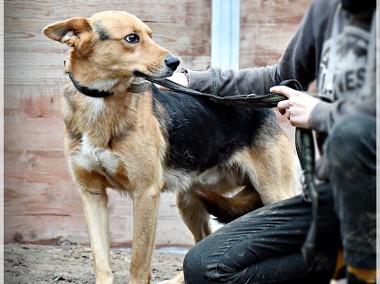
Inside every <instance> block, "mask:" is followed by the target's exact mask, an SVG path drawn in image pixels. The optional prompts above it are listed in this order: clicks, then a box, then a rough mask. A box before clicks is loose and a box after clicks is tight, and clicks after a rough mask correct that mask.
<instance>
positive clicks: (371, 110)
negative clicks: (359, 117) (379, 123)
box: [309, 95, 376, 133]
mask: <svg viewBox="0 0 380 284" xmlns="http://www.w3.org/2000/svg"><path fill="white" fill-rule="evenodd" d="M350 113H363V114H368V115H371V116H376V96H375V95H372V96H358V98H357V99H353V100H338V101H335V102H333V103H327V102H323V101H321V102H320V103H318V104H317V105H316V106H315V107H314V109H313V110H312V112H311V115H310V120H309V123H310V126H311V128H312V129H315V130H316V131H318V132H322V133H328V132H329V130H330V129H331V127H332V126H333V125H334V122H335V121H336V120H338V119H339V117H341V116H343V115H346V114H350Z"/></svg>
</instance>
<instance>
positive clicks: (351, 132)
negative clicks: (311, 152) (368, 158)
mask: <svg viewBox="0 0 380 284" xmlns="http://www.w3.org/2000/svg"><path fill="white" fill-rule="evenodd" d="M374 137H375V123H374V119H373V118H371V117H369V116H366V115H360V114H357V115H349V116H345V117H342V118H341V119H340V120H339V121H337V122H336V123H335V125H334V127H333V128H332V129H331V132H330V133H329V137H328V140H327V148H326V150H327V151H326V155H327V158H328V160H329V162H330V166H332V167H339V168H344V167H346V166H347V165H349V164H350V163H351V162H352V160H353V159H357V157H358V155H356V154H358V153H363V151H366V150H368V149H367V148H368V147H371V146H372V145H371V143H372V142H374V141H375V140H374ZM371 140H374V141H372V142H371ZM372 144H373V143H372Z"/></svg>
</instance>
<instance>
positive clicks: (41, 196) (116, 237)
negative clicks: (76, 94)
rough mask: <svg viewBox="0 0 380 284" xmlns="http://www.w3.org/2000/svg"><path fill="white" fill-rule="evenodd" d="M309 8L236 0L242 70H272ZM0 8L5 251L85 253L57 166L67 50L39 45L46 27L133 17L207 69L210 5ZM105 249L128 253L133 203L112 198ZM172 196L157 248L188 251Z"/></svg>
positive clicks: (17, 2)
mask: <svg viewBox="0 0 380 284" xmlns="http://www.w3.org/2000/svg"><path fill="white" fill-rule="evenodd" d="M309 3H310V0H293V1H289V0H287V1H285V0H254V1H253V0H242V1H241V17H242V22H241V61H240V64H241V67H250V66H257V65H266V64H273V63H275V62H276V61H277V60H278V58H279V57H280V54H281V52H282V50H283V48H284V47H285V46H286V44H287V42H288V41H289V39H290V37H291V35H292V34H293V32H294V31H295V29H296V27H297V25H298V23H299V22H300V20H301V18H302V16H303V14H304V13H305V10H306V9H307V7H308V5H309ZM4 4H5V11H4V12H5V13H4V15H5V16H4V19H5V94H4V95H5V110H4V122H5V153H4V159H5V169H4V170H5V196H4V209H5V212H4V213H5V242H13V241H23V242H32V243H33V242H34V243H54V242H56V240H57V239H58V238H65V239H66V238H67V239H70V240H71V241H76V242H79V243H88V241H89V240H88V236H87V232H86V229H85V224H84V219H83V214H82V207H81V201H80V195H79V192H78V190H77V187H76V186H75V185H74V183H73V182H72V181H71V178H70V175H69V173H68V171H67V168H66V165H65V160H64V156H63V143H62V128H63V124H62V116H61V113H60V100H61V91H62V87H63V85H64V84H65V83H66V82H67V78H66V76H65V75H64V73H63V61H64V60H65V56H66V52H67V48H66V47H65V46H63V45H60V44H58V43H57V42H53V41H50V40H48V39H47V38H45V37H44V36H43V35H42V34H41V30H42V29H43V27H44V26H46V25H48V24H50V23H52V22H55V21H58V20H63V19H66V18H70V17H75V16H90V15H92V14H93V13H95V12H98V11H103V10H126V11H129V12H131V13H133V14H135V15H137V16H138V17H140V18H141V19H142V20H143V21H145V22H147V23H148V25H149V26H150V27H151V28H152V29H153V31H154V39H155V40H156V41H157V42H158V43H159V44H161V45H163V46H165V47H167V48H168V49H170V50H171V51H173V53H175V54H177V55H179V56H180V58H181V60H182V66H186V67H189V68H192V69H194V70H204V69H206V68H207V67H208V66H209V65H210V62H211V59H210V54H211V44H210V38H211V36H210V15H211V10H210V7H211V0H198V1H194V0H176V1H169V0H167V1H166V0H162V1H158V0H138V1H137V0H129V1H100V0H93V1H78V0H73V1H57V0H44V1H42V0H36V1H21V0H12V1H11V0H8V1H5V2H4ZM110 212H111V214H110V215H111V232H112V233H111V240H112V244H113V245H129V244H130V242H131V238H132V230H131V229H132V218H131V214H132V206H131V201H130V200H128V199H127V198H125V197H121V196H120V195H119V194H118V193H115V192H112V191H111V192H110ZM191 244H192V237H191V235H190V233H189V232H188V230H187V228H186V227H185V226H184V225H183V224H182V221H181V220H180V217H179V214H178V212H177V209H176V206H175V199H174V195H173V194H165V195H164V196H163V198H162V202H161V206H160V210H159V221H158V229H157V245H159V246H168V245H191Z"/></svg>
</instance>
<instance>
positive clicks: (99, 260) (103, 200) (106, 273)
mask: <svg viewBox="0 0 380 284" xmlns="http://www.w3.org/2000/svg"><path fill="white" fill-rule="evenodd" d="M81 193H82V203H83V210H84V216H85V218H86V223H87V229H88V232H89V234H90V238H91V250H92V255H93V257H94V261H95V279H96V284H111V283H112V282H113V275H112V270H111V265H110V254H109V249H110V248H109V233H108V230H109V225H108V222H109V221H108V219H109V218H108V208H107V202H108V196H107V193H106V191H105V189H102V190H96V191H94V190H90V189H88V188H86V187H82V191H81Z"/></svg>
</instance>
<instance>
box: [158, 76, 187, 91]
mask: <svg viewBox="0 0 380 284" xmlns="http://www.w3.org/2000/svg"><path fill="white" fill-rule="evenodd" d="M167 79H168V80H170V81H173V82H175V83H177V84H180V85H182V86H185V87H188V86H189V82H188V81H187V77H186V75H185V73H182V72H181V73H180V72H176V73H173V75H172V76H170V77H168V78H167ZM156 86H157V87H158V88H159V89H161V90H167V88H166V87H163V86H160V85H157V84H156Z"/></svg>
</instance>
